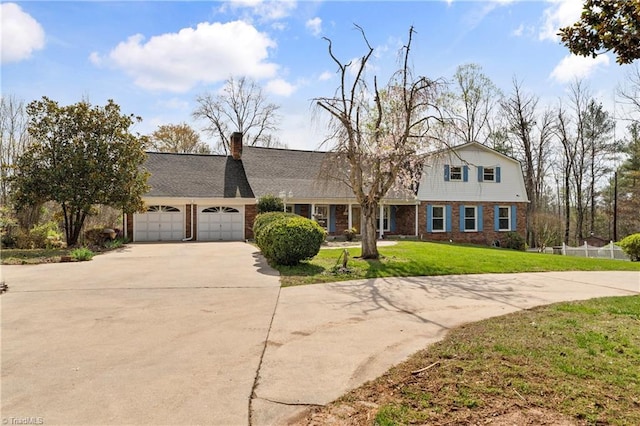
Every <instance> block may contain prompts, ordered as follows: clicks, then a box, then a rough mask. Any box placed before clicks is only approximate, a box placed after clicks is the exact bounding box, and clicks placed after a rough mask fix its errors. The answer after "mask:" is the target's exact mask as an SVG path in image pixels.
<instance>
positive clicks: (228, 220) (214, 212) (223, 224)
mask: <svg viewBox="0 0 640 426" xmlns="http://www.w3.org/2000/svg"><path fill="white" fill-rule="evenodd" d="M243 239H244V208H243V207H228V206H211V207H203V208H199V209H198V241H240V240H243Z"/></svg>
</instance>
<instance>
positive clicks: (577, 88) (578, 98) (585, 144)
mask: <svg viewBox="0 0 640 426" xmlns="http://www.w3.org/2000/svg"><path fill="white" fill-rule="evenodd" d="M570 91H571V93H570V102H571V107H572V109H573V116H574V119H575V133H574V134H575V138H576V143H575V150H574V152H573V156H574V159H573V170H572V172H573V182H572V183H573V185H574V196H575V208H576V239H577V241H582V240H583V239H584V235H585V234H584V223H585V218H586V212H587V202H588V199H589V197H588V193H587V188H588V184H587V183H586V178H587V176H588V174H587V173H588V167H589V141H588V139H587V127H586V126H587V107H588V105H589V101H590V99H591V95H590V93H589V90H588V89H587V88H586V87H585V85H584V83H583V82H582V81H579V80H578V81H575V82H574V83H573V84H572V85H571V88H570Z"/></svg>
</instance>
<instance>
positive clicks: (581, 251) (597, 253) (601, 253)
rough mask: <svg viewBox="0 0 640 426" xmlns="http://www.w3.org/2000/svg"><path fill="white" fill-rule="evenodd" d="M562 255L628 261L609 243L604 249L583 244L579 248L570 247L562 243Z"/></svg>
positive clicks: (623, 254)
mask: <svg viewBox="0 0 640 426" xmlns="http://www.w3.org/2000/svg"><path fill="white" fill-rule="evenodd" d="M562 254H563V255H565V256H578V257H591V258H599V259H618V260H629V256H627V255H626V254H625V252H624V251H622V249H621V248H620V247H618V246H617V245H615V244H614V243H613V241H611V242H610V243H609V244H607V245H606V246H604V247H594V246H590V245H588V244H587V242H586V241H585V242H584V245H582V246H579V247H571V246H568V245H566V244H565V243H562Z"/></svg>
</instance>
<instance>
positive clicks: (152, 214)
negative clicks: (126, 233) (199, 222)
mask: <svg viewBox="0 0 640 426" xmlns="http://www.w3.org/2000/svg"><path fill="white" fill-rule="evenodd" d="M133 230H134V235H133V241H178V240H181V239H183V238H184V214H183V213H182V212H181V211H180V209H179V208H177V207H173V206H149V208H148V209H147V212H146V213H140V214H135V215H134V216H133Z"/></svg>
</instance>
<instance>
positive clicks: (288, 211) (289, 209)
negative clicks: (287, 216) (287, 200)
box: [284, 204, 295, 213]
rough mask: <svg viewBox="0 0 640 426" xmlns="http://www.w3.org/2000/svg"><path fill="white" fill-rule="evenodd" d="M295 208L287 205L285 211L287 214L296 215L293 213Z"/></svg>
mask: <svg viewBox="0 0 640 426" xmlns="http://www.w3.org/2000/svg"><path fill="white" fill-rule="evenodd" d="M293 207H294V206H293V204H287V205H286V206H284V211H285V212H287V213H295V212H294V211H293Z"/></svg>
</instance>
